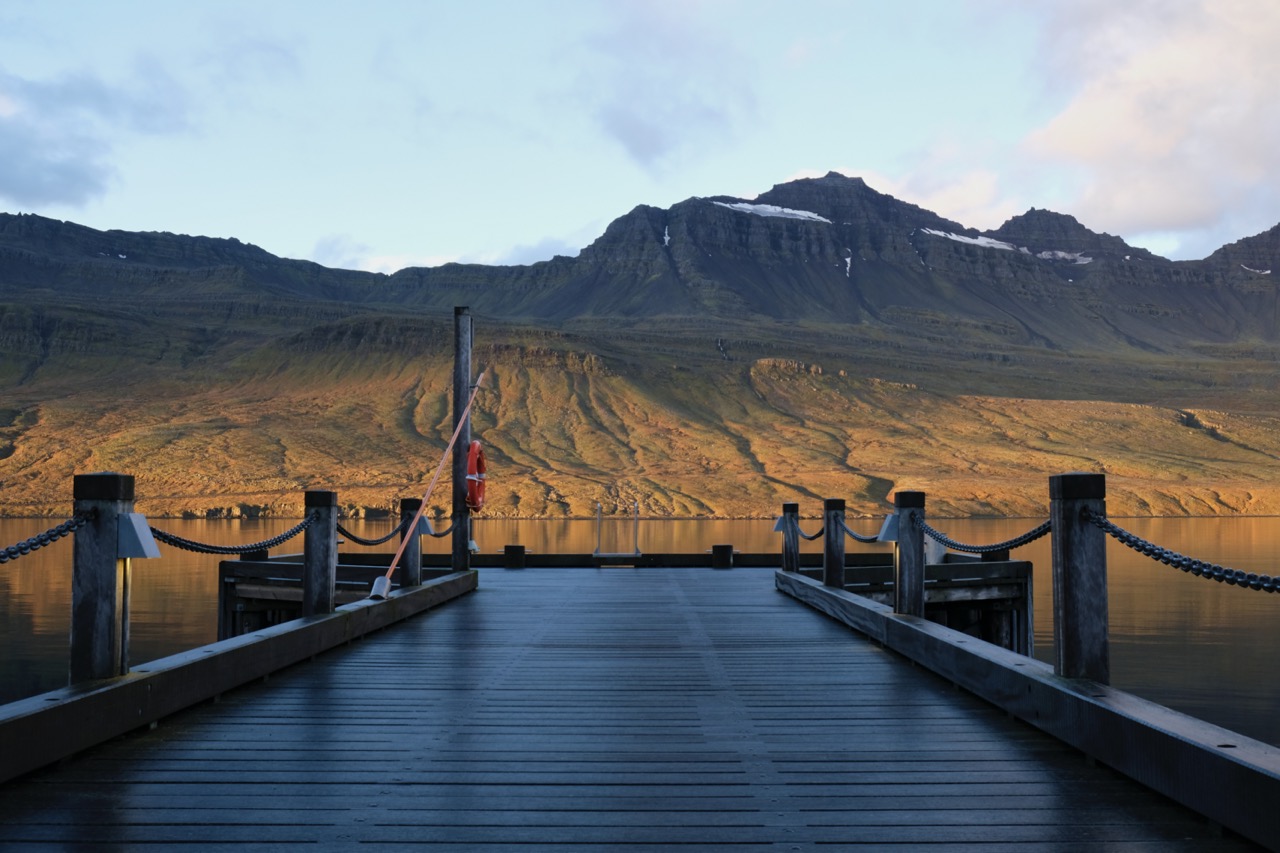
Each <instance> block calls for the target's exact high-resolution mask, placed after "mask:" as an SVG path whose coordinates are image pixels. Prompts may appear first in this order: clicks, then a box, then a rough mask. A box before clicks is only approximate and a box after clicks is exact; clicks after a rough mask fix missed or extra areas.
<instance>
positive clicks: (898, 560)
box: [893, 492, 925, 617]
mask: <svg viewBox="0 0 1280 853" xmlns="http://www.w3.org/2000/svg"><path fill="white" fill-rule="evenodd" d="M893 505H894V510H895V512H896V513H897V516H898V539H897V541H896V542H894V544H893V612H894V613H902V614H905V615H907V616H920V617H923V616H924V562H925V556H924V531H923V530H921V529H920V527H919V526H918V525H917V524H916V519H919V520H920V521H924V492H896V493H895V494H894V496H893Z"/></svg>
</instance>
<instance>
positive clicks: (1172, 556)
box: [1084, 509, 1280, 592]
mask: <svg viewBox="0 0 1280 853" xmlns="http://www.w3.org/2000/svg"><path fill="white" fill-rule="evenodd" d="M1084 514H1085V518H1086V519H1088V520H1089V521H1091V522H1093V524H1094V526H1095V527H1098V528H1100V529H1102V530H1103V531H1104V532H1106V534H1107V535H1108V536H1110V537H1111V538H1113V539H1115V540H1116V541H1117V542H1119V543H1121V544H1122V545H1125V546H1127V547H1129V548H1132V549H1133V550H1135V551H1137V552H1138V553H1139V554H1142V555H1144V556H1147V557H1150V558H1151V559H1153V560H1156V561H1157V562H1160V563H1164V564H1165V565H1166V566H1173V567H1174V568H1175V569H1181V570H1182V571H1184V572H1189V573H1190V574H1193V575H1198V576H1199V577H1202V578H1212V579H1213V580H1215V581H1218V582H1219V583H1226V584H1230V585H1232V586H1243V587H1248V588H1249V589H1257V590H1262V591H1263V592H1276V591H1277V587H1280V578H1273V577H1272V576H1271V575H1260V574H1255V573H1254V572H1242V571H1240V570H1238V569H1228V568H1224V567H1222V566H1219V565H1217V564H1216V563H1206V562H1204V561H1203V560H1197V559H1194V558H1192V557H1188V556H1185V555H1183V554H1179V553H1177V552H1176V551H1170V550H1169V549H1168V548H1161V547H1160V546H1159V545H1155V544H1153V543H1151V542H1148V541H1147V540H1145V539H1143V538H1142V537H1141V536H1138V535H1136V534H1134V533H1130V532H1129V531H1127V530H1125V529H1124V528H1123V527H1120V526H1119V525H1117V524H1116V523H1115V522H1113V521H1111V520H1110V519H1108V518H1107V517H1106V516H1104V515H1100V514H1098V513H1096V512H1094V511H1092V510H1090V509H1086V510H1084Z"/></svg>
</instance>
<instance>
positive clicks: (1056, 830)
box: [0, 560, 1249, 851]
mask: <svg viewBox="0 0 1280 853" xmlns="http://www.w3.org/2000/svg"><path fill="white" fill-rule="evenodd" d="M735 566H736V560H735ZM482 574H483V576H482V579H481V584H480V589H479V591H478V592H477V593H476V594H474V595H470V596H466V597H465V598H461V599H459V600H457V601H455V602H453V603H452V604H451V605H450V606H449V607H447V608H441V609H439V610H436V611H434V612H432V613H431V614H430V615H429V616H428V617H426V618H421V619H413V620H408V621H405V622H403V623H400V624H397V625H394V626H391V627H389V628H387V629H386V630H383V631H381V632H379V633H378V634H377V636H376V637H373V638H370V639H368V640H365V641H362V642H357V643H351V644H349V645H344V646H342V647H340V648H337V649H335V650H333V651H331V652H329V653H328V654H325V655H323V656H322V657H318V658H317V659H316V660H315V661H310V662H304V663H302V664H300V665H298V666H295V667H292V668H290V669H288V670H285V671H283V672H280V673H278V674H276V675H274V676H273V677H272V678H271V680H270V681H269V682H266V683H263V682H261V681H258V682H255V683H253V684H251V685H248V686H246V687H244V688H241V689H239V690H235V691H232V692H229V693H226V694H225V695H224V696H223V697H222V699H221V701H219V702H218V703H217V704H210V703H206V704H201V705H198V706H195V707H193V708H190V709H189V710H187V711H185V712H183V713H181V714H177V715H174V716H173V717H170V718H168V719H166V720H164V721H163V722H162V723H161V725H160V726H159V727H158V728H156V729H155V730H153V731H144V732H138V733H136V734H133V735H130V736H128V737H125V738H120V739H117V740H114V741H112V742H110V743H107V744H104V745H103V746H102V747H100V748H98V749H95V750H92V751H91V752H88V753H85V754H84V755H82V756H80V757H78V758H76V759H74V760H71V761H69V762H66V763H65V764H64V765H63V766H61V767H57V768H49V769H47V770H43V771H40V772H37V773H33V774H31V775H29V776H27V777H25V778H24V779H23V780H20V782H16V783H10V784H8V785H5V786H4V788H3V789H0V847H5V846H13V847H21V848H23V849H32V850H42V849H43V850H56V849H63V848H65V847H74V846H77V845H79V844H85V843H86V842H87V841H88V840H99V841H101V840H103V839H109V840H110V842H111V843H112V844H115V845H116V846H120V847H128V846H141V845H143V844H151V845H153V846H163V845H173V846H176V845H178V844H185V845H199V846H200V848H201V849H202V850H203V849H213V850H217V849H222V848H224V847H225V848H227V849H231V848H233V847H235V848H236V849H250V850H252V849H262V850H266V849H275V850H283V849H286V848H289V849H293V848H296V847H297V846H298V845H303V844H305V845H306V848H307V849H332V850H341V849H351V848H353V847H355V846H357V845H359V847H360V849H378V848H383V849H387V850H394V849H404V848H406V847H410V846H412V847H415V848H416V847H436V848H438V849H446V850H447V849H452V850H457V849H466V850H478V851H501V850H513V849H517V848H518V849H520V850H522V851H529V850H564V849H571V848H573V847H584V848H591V849H598V850H606V849H608V850H612V849H626V850H629V851H630V850H654V851H657V850H670V849H673V848H674V849H678V848H681V847H683V848H685V849H690V848H697V849H703V848H709V847H720V848H725V849H732V850H735V851H738V850H744V851H751V850H788V849H791V848H793V847H801V848H802V849H811V848H814V847H817V846H824V845H833V846H837V848H838V847H839V846H849V847H851V846H854V845H855V844H856V845H866V846H867V847H868V848H870V849H875V848H877V847H885V848H886V849H887V848H888V847H889V846H890V845H893V846H894V847H895V849H910V848H912V847H917V846H922V845H924V844H935V845H946V849H947V850H948V851H950V850H953V849H960V850H964V849H974V850H977V849H982V850H992V849H1000V845H1004V846H1005V847H1007V848H1009V849H1013V848H1017V849H1019V850H1025V849H1028V848H1030V849H1037V848H1038V849H1060V848H1061V847H1062V846H1063V845H1065V844H1068V843H1071V844H1078V845H1082V846H1085V847H1107V846H1113V847H1124V846H1130V845H1131V846H1132V849H1143V847H1144V846H1145V849H1160V850H1166V849H1175V850H1176V849H1179V845H1186V849H1198V850H1214V849H1221V850H1224V851H1225V850H1232V851H1234V850H1242V849H1249V847H1248V845H1245V844H1242V843H1240V842H1239V840H1238V839H1231V838H1227V839H1218V838H1215V837H1214V829H1213V827H1211V826H1209V825H1208V824H1207V823H1206V822H1205V821H1203V820H1201V819H1200V818H1198V817H1197V816H1195V815H1193V814H1191V813H1190V812H1188V811H1186V810H1185V809H1181V808H1178V807H1176V806H1173V805H1171V804H1170V803H1169V802H1168V801H1167V800H1165V799H1164V798H1162V797H1159V796H1157V795H1154V794H1152V793H1151V792H1149V791H1147V790H1144V789H1142V788H1141V787H1140V786H1138V785H1135V784H1133V783H1132V782H1130V781H1128V780H1125V779H1122V778H1120V777H1118V776H1117V775H1116V774H1114V773H1112V772H1110V771H1108V770H1106V769H1104V768H1099V767H1091V766H1089V764H1087V763H1086V762H1085V761H1084V759H1083V758H1082V757H1081V756H1080V755H1079V754H1078V753H1077V752H1075V751H1074V750H1072V749H1070V748H1067V747H1065V746H1063V745H1062V744H1061V743H1060V742H1058V741H1056V740H1054V739H1052V738H1049V737H1047V736H1045V735H1044V734H1043V733H1041V732H1038V731H1036V730H1035V729H1033V728H1031V727H1029V726H1027V725H1025V724H1024V723H1022V722H1020V721H1018V720H1016V719H1012V718H1010V717H1008V716H1007V715H1005V714H1004V713H1002V712H1000V711H998V710H997V709H995V708H993V707H991V706H990V705H989V704H987V703H985V702H982V701H980V700H978V699H977V698H975V697H973V696H971V695H969V694H967V693H963V692H957V691H955V690H954V689H953V688H952V686H951V684H950V683H948V682H946V681H943V680H941V679H939V678H937V677H935V676H933V675H932V674H930V673H928V672H926V671H924V670H923V669H920V668H914V667H910V666H907V665H904V663H903V661H902V660H901V659H900V658H898V657H897V656H895V655H893V654H890V653H888V652H886V651H885V650H884V649H881V648H878V647H877V646H875V645H874V644H871V643H866V642H865V641H863V640H862V639H860V638H858V637H855V636H853V635H852V634H851V633H850V632H849V631H848V630H847V629H846V628H845V627H844V626H843V625H841V624H839V623H837V622H835V621H833V620H830V619H826V618H824V617H823V616H822V615H821V614H818V613H815V612H813V611H812V610H810V609H808V608H802V607H798V606H796V604H795V602H793V601H791V600H790V599H788V598H787V597H785V596H782V595H778V594H777V593H776V592H774V590H773V573H772V572H768V571H758V570H743V569H740V568H735V569H733V570H731V571H718V572H716V571H710V570H708V571H702V572H699V571H689V570H684V569H681V570H661V569H654V570H627V569H621V570H615V569H600V570H583V569H567V570H554V569H531V570H524V571H508V570H503V569H494V570H487V569H486V570H484V571H483V573H482Z"/></svg>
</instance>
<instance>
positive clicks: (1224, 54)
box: [1024, 0, 1280, 256]
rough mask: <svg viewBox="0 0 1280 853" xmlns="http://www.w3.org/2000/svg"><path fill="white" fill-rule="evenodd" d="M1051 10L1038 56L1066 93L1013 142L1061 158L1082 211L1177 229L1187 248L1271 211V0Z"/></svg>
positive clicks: (1274, 98) (1279, 24) (1270, 219)
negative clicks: (1046, 117) (1029, 131)
mask: <svg viewBox="0 0 1280 853" xmlns="http://www.w3.org/2000/svg"><path fill="white" fill-rule="evenodd" d="M1068 7H1069V8H1068ZM1049 8H1051V9H1053V10H1054V11H1053V13H1052V14H1050V15H1049V16H1048V17H1047V18H1046V19H1045V22H1044V34H1045V35H1044V38H1045V50H1044V51H1043V52H1042V55H1043V56H1044V62H1045V66H1044V67H1045V70H1046V73H1047V74H1048V75H1049V76H1050V77H1051V78H1052V79H1053V80H1054V82H1053V85H1055V86H1057V87H1059V88H1060V89H1062V90H1063V92H1064V93H1065V94H1067V95H1068V98H1067V101H1066V105H1065V107H1064V108H1063V109H1062V110H1060V111H1059V112H1058V113H1057V114H1056V115H1054V116H1053V118H1052V119H1051V120H1049V121H1048V122H1047V123H1046V124H1044V125H1043V126H1041V127H1040V128H1038V129H1036V130H1035V132H1033V133H1032V134H1031V135H1030V136H1029V137H1028V138H1027V139H1026V141H1025V145H1024V154H1025V155H1026V156H1027V158H1028V160H1029V161H1030V162H1032V163H1039V164H1042V165H1043V166H1045V167H1049V168H1061V167H1065V168H1067V169H1068V170H1070V172H1071V174H1072V175H1073V176H1074V179H1075V186H1074V190H1073V192H1072V198H1071V200H1070V201H1069V203H1070V204H1071V206H1072V208H1073V212H1074V213H1075V214H1076V215H1077V216H1078V217H1079V218H1080V219H1081V220H1082V221H1084V222H1086V223H1087V224H1089V225H1090V227H1094V228H1100V229H1106V230H1109V231H1115V232H1118V233H1121V234H1129V235H1134V234H1153V233H1160V234H1163V235H1166V239H1168V237H1169V236H1170V235H1182V239H1181V240H1180V241H1179V242H1180V243H1181V244H1182V245H1181V247H1180V249H1179V253H1180V254H1182V255H1183V256H1194V255H1197V254H1199V255H1202V254H1205V253H1207V252H1209V251H1212V249H1214V248H1216V247H1217V245H1220V243H1217V241H1218V240H1221V239H1222V238H1223V237H1228V238H1229V239H1235V238H1237V237H1239V236H1244V233H1236V234H1235V237H1230V232H1231V231H1233V230H1235V231H1237V232H1239V231H1244V232H1248V233H1252V232H1254V231H1258V230H1263V229H1264V228H1265V227H1267V226H1268V225H1271V224H1274V223H1275V222H1276V220H1277V218H1280V216H1278V214H1277V212H1278V211H1280V182H1277V181H1276V180H1275V178H1274V176H1275V175H1276V174H1280V115H1278V114H1277V111H1276V104H1277V103H1280V51H1277V50H1276V49H1275V45H1276V43H1277V41H1278V40H1280V4H1277V3H1275V2H1274V0H1197V2H1185V3H1180V4H1170V3H1166V2H1162V0H1161V2H1156V0H1142V2H1138V3H1127V4H1116V3H1112V2H1110V0H1082V2H1075V3H1071V4H1064V3H1058V4H1055V5H1052V6H1050V7H1049ZM1073 59H1074V63H1075V64H1072V60H1073ZM1215 244H1216V245H1215Z"/></svg>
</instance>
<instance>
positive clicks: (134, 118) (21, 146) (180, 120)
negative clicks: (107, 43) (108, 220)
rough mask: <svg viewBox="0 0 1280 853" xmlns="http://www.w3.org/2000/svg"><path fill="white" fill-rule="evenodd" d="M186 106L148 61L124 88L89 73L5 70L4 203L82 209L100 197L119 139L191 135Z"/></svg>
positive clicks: (1, 90) (0, 156)
mask: <svg viewBox="0 0 1280 853" xmlns="http://www.w3.org/2000/svg"><path fill="white" fill-rule="evenodd" d="M184 102H185V98H184V96H183V93H182V90H181V88H180V87H179V86H178V85H177V83H175V82H174V81H173V79H172V78H171V77H170V76H169V75H168V74H166V73H165V72H164V70H163V69H162V68H160V67H159V66H158V65H156V64H155V63H154V62H151V61H149V60H145V59H144V60H140V62H139V63H138V66H137V70H136V77H135V79H134V80H133V81H132V82H131V83H130V84H129V85H128V86H124V87H116V86H112V85H110V84H108V83H106V82H105V81H103V80H102V79H101V78H99V77H97V76H95V75H92V74H88V73H83V72H81V73H74V74H66V75H63V76H62V77H59V78H57V79H53V80H32V79H27V78H23V77H19V76H17V75H14V74H10V73H8V72H7V71H5V70H4V69H3V68H0V198H5V199H8V200H9V201H12V202H14V203H17V204H19V205H31V206H39V205H43V204H71V205H82V204H84V203H86V202H88V201H89V200H91V199H93V198H95V197H97V196H100V195H102V194H103V193H105V192H106V190H107V187H108V185H109V183H110V181H111V179H112V177H113V176H114V174H115V172H114V167H113V166H112V163H111V155H112V152H113V150H114V145H115V143H116V140H117V139H118V138H119V137H120V136H121V135H122V134H129V133H140V134H166V133H174V132H177V131H181V130H183V129H185V128H186V127H187V126H188V122H187V116H186V110H185V106H184Z"/></svg>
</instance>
